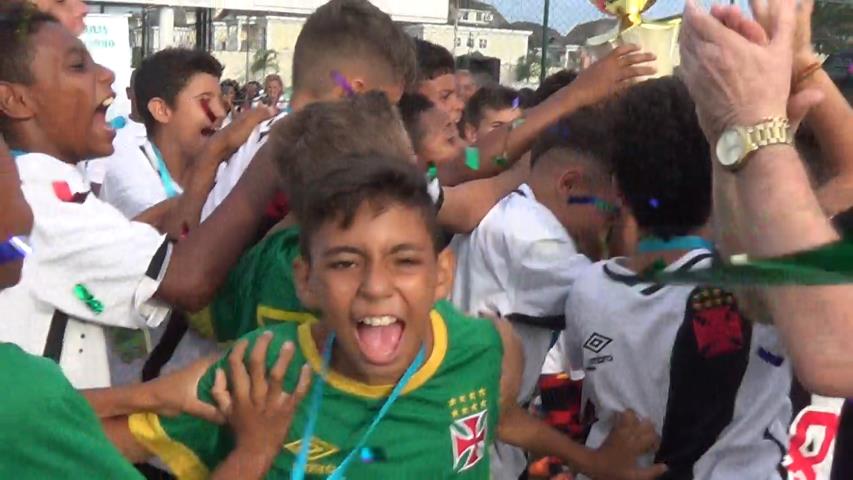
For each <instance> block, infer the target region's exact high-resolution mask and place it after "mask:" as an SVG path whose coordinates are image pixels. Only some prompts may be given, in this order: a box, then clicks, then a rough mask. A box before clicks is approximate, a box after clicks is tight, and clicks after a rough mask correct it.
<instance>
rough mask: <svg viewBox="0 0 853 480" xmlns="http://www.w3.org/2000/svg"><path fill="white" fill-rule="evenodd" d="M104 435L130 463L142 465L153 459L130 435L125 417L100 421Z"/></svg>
mask: <svg viewBox="0 0 853 480" xmlns="http://www.w3.org/2000/svg"><path fill="white" fill-rule="evenodd" d="M101 423H102V425H103V427H104V433H106V434H107V438H109V439H110V441H111V442H112V443H113V445H115V447H116V449H118V451H119V452H121V454H122V455H123V456H124V457H125V458H126V459H128V460H129V461H130V462H131V463H143V462H145V461H147V460H148V459H150V458H151V457H153V455H152V454H151V453H150V452H149V451H148V450H146V449H145V447H143V446H142V445H141V444H140V443H139V442H137V441H136V438H135V437H134V436H133V434H132V433H130V427H129V426H128V423H127V417H125V416H120V417H112V418H106V419H103V420H101Z"/></svg>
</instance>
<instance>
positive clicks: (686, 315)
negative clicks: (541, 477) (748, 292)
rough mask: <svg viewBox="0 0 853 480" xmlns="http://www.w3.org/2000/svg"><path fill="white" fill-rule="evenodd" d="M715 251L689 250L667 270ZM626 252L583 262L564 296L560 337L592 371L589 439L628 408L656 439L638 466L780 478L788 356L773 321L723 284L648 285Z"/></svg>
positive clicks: (603, 433)
mask: <svg viewBox="0 0 853 480" xmlns="http://www.w3.org/2000/svg"><path fill="white" fill-rule="evenodd" d="M711 259H712V255H711V252H710V251H708V250H704V249H699V250H693V251H690V252H688V253H687V254H685V255H684V256H682V257H681V258H680V259H679V260H677V261H676V262H674V263H672V264H671V265H669V266H668V267H667V271H676V270H686V269H691V268H705V267H708V266H710V264H711ZM621 261H622V259H611V260H608V261H603V262H598V263H596V264H594V265H593V266H592V267H590V268H588V269H587V270H585V271H584V273H583V274H582V275H581V276H580V277H579V278H578V279H577V281H576V282H575V285H574V287H573V288H572V294H571V296H569V299H568V302H567V304H566V330H565V332H564V336H563V340H564V342H565V343H564V345H563V346H564V349H565V351H566V354H567V355H568V357H569V364H570V365H572V366H574V365H582V366H583V368H584V370H585V375H586V376H585V378H584V384H583V400H582V402H583V403H582V405H583V406H584V408H585V410H586V414H592V415H594V418H595V422H594V423H593V424H592V427H591V429H590V433H589V436H588V438H587V442H586V444H587V446H588V447H591V448H598V447H599V446H601V444H602V443H603V441H604V439H605V438H606V437H607V435H608V434H609V432H610V430H611V429H612V427H613V420H614V418H615V417H614V414H615V413H616V412H619V411H623V410H625V409H628V408H631V409H633V410H634V411H636V412H637V414H638V415H640V416H641V417H645V418H648V419H649V420H651V422H652V423H653V424H654V425H655V428H656V430H657V432H658V434H659V435H660V436H661V446H660V449H659V450H658V451H657V454H656V457H655V456H653V455H651V454H649V455H646V456H643V457H641V458H640V463H641V464H642V465H643V466H648V465H651V464H652V462H653V461H657V462H663V463H666V464H667V466H668V467H669V472H670V474H671V475H672V476H673V478H697V479H703V480H717V479H719V480H730V479H733V478H744V479H755V480H768V479H778V478H780V477H779V474H778V471H777V467H778V465H779V462H780V460H781V459H782V455H783V453H784V452H785V450H786V448H787V444H788V439H787V434H786V433H787V432H786V429H787V425H788V422H789V421H790V419H791V402H790V399H789V397H788V393H789V391H790V388H791V365H790V362H788V361H787V360H786V358H785V356H786V353H785V349H784V347H783V346H782V342H781V339H780V338H779V335H778V334H777V332H776V329H775V328H774V327H772V326H768V325H760V324H752V323H751V322H749V321H748V320H745V319H743V318H742V317H741V315H740V313H739V311H738V308H737V303H736V301H735V300H734V297H733V296H732V295H731V294H729V293H728V292H725V291H723V290H720V289H717V288H704V287H696V286H685V285H666V286H664V285H656V284H649V283H643V282H641V281H640V279H639V278H638V277H637V274H636V273H634V272H633V271H631V270H630V269H628V268H626V267H625V266H624V265H623V264H622V263H621ZM580 478H585V477H582V476H581V477H580Z"/></svg>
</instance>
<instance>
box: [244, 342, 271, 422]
mask: <svg viewBox="0 0 853 480" xmlns="http://www.w3.org/2000/svg"><path fill="white" fill-rule="evenodd" d="M270 342H272V332H270V331H269V330H268V331H266V332H264V333H263V334H261V336H260V337H258V340H257V341H256V342H255V346H254V348H252V353H251V354H250V355H249V377H250V378H251V380H252V386H251V395H252V402H253V403H254V404H255V405H263V403H264V399H265V398H266V396H267V390H268V387H267V362H266V360H267V350H269V346H270Z"/></svg>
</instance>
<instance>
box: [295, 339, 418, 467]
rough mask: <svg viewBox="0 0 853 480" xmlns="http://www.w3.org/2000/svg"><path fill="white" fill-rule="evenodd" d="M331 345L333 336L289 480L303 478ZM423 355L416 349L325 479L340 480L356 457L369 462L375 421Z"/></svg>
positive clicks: (392, 402) (377, 423)
mask: <svg viewBox="0 0 853 480" xmlns="http://www.w3.org/2000/svg"><path fill="white" fill-rule="evenodd" d="M334 342H335V335H334V334H331V335H329V338H328V340H326V346H325V348H324V350H323V369H322V372H321V375H320V378H319V380H318V381H317V383H315V385H314V388H313V389H312V392H311V406H310V407H309V410H308V421H307V422H306V424H305V432H304V433H303V435H302V444H301V445H300V448H299V456H297V457H296V462H294V464H293V471H292V472H291V474H290V478H291V480H303V479H304V478H305V468H306V467H307V466H308V451H309V449H310V447H311V439H312V438H313V437H314V429H315V428H316V426H317V417H319V415H320V405H321V404H322V403H323V387H324V385H325V383H326V377H327V376H328V374H329V364H330V363H331V360H332V345H333V344H334ZM425 356H426V350H425V349H424V347H423V346H421V349H420V350H418V354H417V356H416V357H415V359H414V360H413V361H412V363H411V364H409V367H408V368H407V369H406V371H405V373H403V376H402V377H400V381H398V382H397V384H396V385H394V389H393V390H391V394H390V395H388V398H387V399H385V402H384V403H383V404H382V408H380V409H379V412H378V413H377V414H376V416H375V417H373V421H372V422H370V425H369V426H368V427H367V430H366V431H365V432H364V435H362V436H361V439H360V440H359V441H358V443H356V445H355V447H354V448H353V449H352V450H350V452H349V454H347V456H346V458H344V460H343V461H342V462H341V464H340V465H338V467H337V468H336V469H335V470H334V471H333V472H332V474H331V475H329V476H328V477H326V480H343V479H344V472H345V471H346V469H347V467H348V466H349V464H350V463H351V462H352V461H353V459H354V458H355V457H356V455H359V456H361V457H365V456H368V457H371V460H372V457H373V455H372V450H371V449H368V448H366V447H365V446H364V445H365V443H367V439H368V438H369V437H370V435H371V434H372V433H373V431H374V430H376V427H377V426H378V425H379V422H380V421H382V419H383V418H384V417H385V415H387V414H388V410H390V409H391V405H393V404H394V401H396V400H397V398H398V397H399V396H400V394H401V393H403V388H405V386H406V384H407V383H409V381H410V380H411V379H412V377H413V376H414V375H415V372H417V371H418V369H419V368H421V365H422V364H423V362H424V357H425Z"/></svg>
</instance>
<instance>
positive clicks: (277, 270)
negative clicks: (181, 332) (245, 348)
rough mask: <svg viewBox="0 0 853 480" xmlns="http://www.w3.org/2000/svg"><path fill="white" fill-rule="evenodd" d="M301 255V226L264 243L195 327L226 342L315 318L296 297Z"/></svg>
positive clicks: (250, 254) (247, 258)
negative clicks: (258, 330) (297, 264)
mask: <svg viewBox="0 0 853 480" xmlns="http://www.w3.org/2000/svg"><path fill="white" fill-rule="evenodd" d="M299 255H300V250H299V227H298V226H295V227H290V228H287V229H284V230H281V231H278V232H275V233H273V234H271V235H269V236H268V237H266V238H264V239H263V240H261V241H260V242H259V243H258V244H257V245H255V246H254V247H252V248H251V249H250V250H249V251H248V252H246V253H245V254H244V255H243V256H242V257H241V258H240V260H239V262H237V264H236V265H235V266H234V267H233V268H232V269H231V271H229V272H228V278H227V279H226V281H225V283H224V284H223V285H222V287H220V289H219V291H218V292H217V294H216V297H215V298H214V300H213V302H211V304H210V305H209V306H208V307H207V308H206V309H204V310H202V311H201V312H200V313H198V314H196V315H194V316H193V318H192V319H191V323H192V324H193V326H194V327H195V328H196V329H197V330H199V331H200V332H201V333H205V334H210V333H213V334H215V336H216V339H217V340H219V341H220V342H225V341H229V340H236V339H238V338H240V337H241V336H243V335H245V334H247V333H249V332H251V331H253V330H255V329H256V328H258V327H263V326H266V325H270V324H274V323H278V322H283V321H297V322H301V321H305V320H308V319H310V318H312V317H311V315H309V314H307V313H305V308H304V307H303V306H302V303H301V302H300V301H299V298H297V296H296V287H295V286H294V281H293V261H294V260H296V259H297V258H298V257H299Z"/></svg>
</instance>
